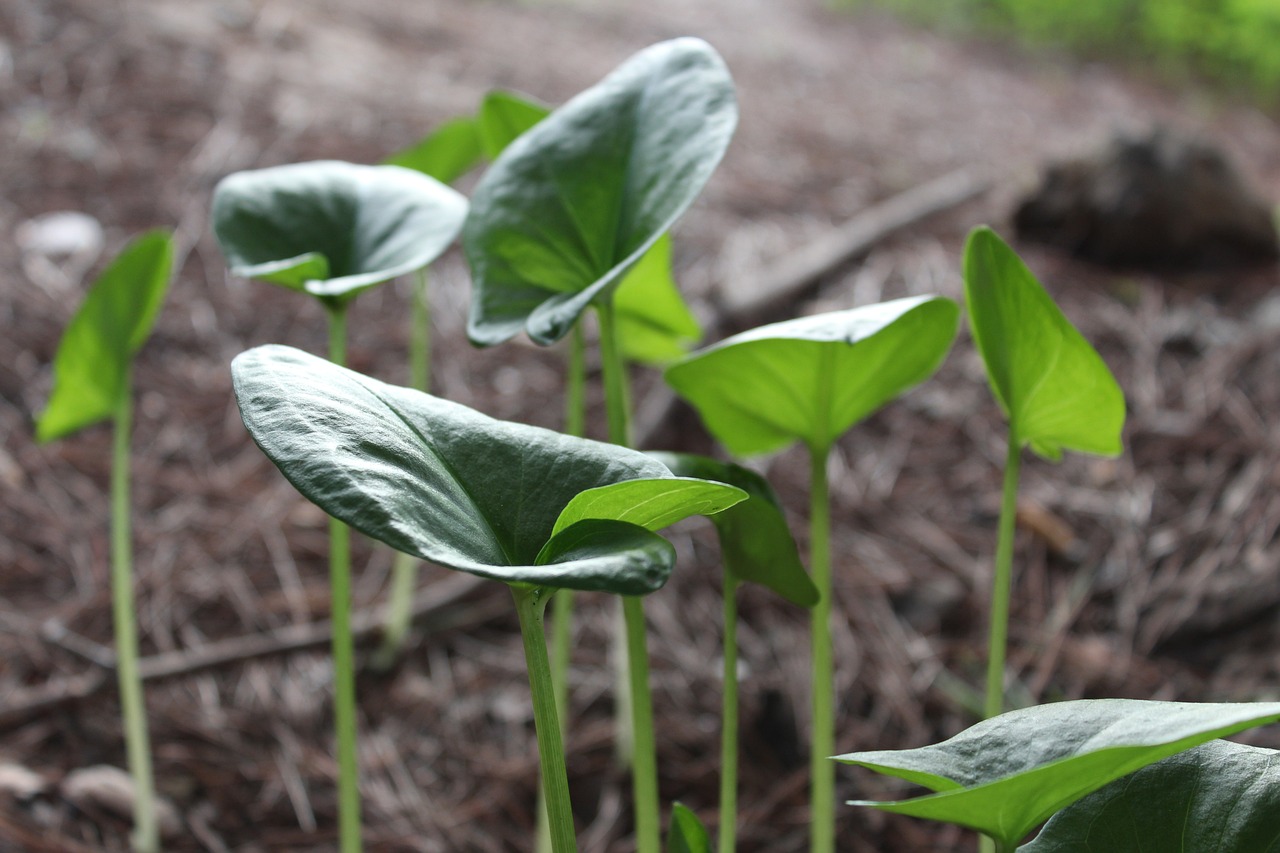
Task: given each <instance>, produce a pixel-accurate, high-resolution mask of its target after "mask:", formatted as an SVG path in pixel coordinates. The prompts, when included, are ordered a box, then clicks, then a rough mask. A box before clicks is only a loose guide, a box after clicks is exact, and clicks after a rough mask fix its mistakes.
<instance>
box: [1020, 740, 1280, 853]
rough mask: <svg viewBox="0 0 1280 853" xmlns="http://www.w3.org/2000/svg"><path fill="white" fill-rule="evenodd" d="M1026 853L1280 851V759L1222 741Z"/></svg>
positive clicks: (1143, 776)
mask: <svg viewBox="0 0 1280 853" xmlns="http://www.w3.org/2000/svg"><path fill="white" fill-rule="evenodd" d="M1018 849H1019V850H1021V851H1023V853H1112V851H1116V850H1206V851H1207V850H1212V851H1214V853H1277V851H1280V752H1276V751H1275V750H1273V749H1261V748H1259V747H1255V746H1245V745H1243V744H1238V743H1231V742H1230V741H1225V740H1214V741H1210V742H1209V743H1206V744H1203V745H1201V746H1198V747H1196V748H1195V749H1189V750H1187V751H1186V752H1183V753H1179V754H1178V755H1174V756H1171V757H1169V758H1166V759H1164V760H1163V761H1160V762H1158V763H1156V764H1152V765H1150V766H1148V767H1144V768H1143V769H1141V770H1139V771H1138V772H1137V773H1134V774H1132V775H1129V776H1126V777H1124V778H1123V779H1119V780H1117V781H1115V782H1112V783H1111V784H1110V785H1108V786H1106V787H1105V788H1103V789H1101V790H1099V791H1094V792H1093V793H1092V794H1090V795H1089V796H1087V797H1085V798H1084V799H1082V800H1080V801H1079V802H1076V803H1074V804H1072V805H1070V806H1068V807H1067V808H1065V809H1063V810H1062V811H1060V812H1058V813H1057V814H1056V815H1054V816H1053V817H1052V818H1050V820H1049V822H1048V823H1047V824H1045V827H1044V829H1042V830H1041V831H1040V834H1039V835H1038V836H1036V840H1035V841H1033V842H1031V843H1030V844H1027V845H1024V846H1023V847H1020V848H1018Z"/></svg>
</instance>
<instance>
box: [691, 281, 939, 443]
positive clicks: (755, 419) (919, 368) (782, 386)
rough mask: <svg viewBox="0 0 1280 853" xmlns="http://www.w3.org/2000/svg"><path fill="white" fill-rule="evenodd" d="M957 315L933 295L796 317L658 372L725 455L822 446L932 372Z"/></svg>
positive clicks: (731, 340) (720, 344) (701, 351)
mask: <svg viewBox="0 0 1280 853" xmlns="http://www.w3.org/2000/svg"><path fill="white" fill-rule="evenodd" d="M958 319H959V307H958V306H957V305H956V304H955V303H954V302H952V301H951V300H950V299H945V298H943V297H938V296H917V297H910V298H907V299H895V300H893V301H891V302H882V303H878V304H875V305H867V306H864V307H861V308H853V309H850V310H848V311H835V312H832V313H828V314H818V315H815V316H812V317H801V318H799V319H796V320H788V321H786V322H782V323H774V324H772V325H768V326H761V327H760V328H757V329H752V330H750V331H747V332H743V333H742V334H740V335H735V336H733V337H731V338H727V339H726V340H723V341H721V342H720V343H718V344H715V345H713V346H710V347H708V348H706V349H703V350H700V351H698V352H696V353H694V354H693V355H691V356H689V357H688V358H686V359H684V360H683V361H680V362H677V363H676V364H674V365H672V366H671V367H669V368H667V372H666V377H667V382H668V384H670V385H671V387H672V388H674V389H675V390H676V392H677V393H678V394H680V396H682V397H684V398H685V399H686V400H688V401H689V402H690V403H692V404H693V405H694V406H695V407H696V408H697V409H698V413H699V414H700V415H701V416H702V420H703V422H704V423H705V424H706V425H707V428H708V429H710V430H711V432H712V434H713V435H715V437H716V438H717V439H719V440H720V441H721V443H723V444H724V445H725V447H727V448H729V450H730V452H732V453H733V454H734V455H735V456H753V455H756V454H760V453H768V452H770V451H773V450H779V449H781V448H783V447H785V446H787V445H788V444H790V443H792V442H794V441H803V442H805V443H807V444H809V445H810V446H811V447H815V448H825V447H829V446H830V444H831V443H832V442H833V441H835V439H837V438H839V437H840V435H841V434H843V433H844V432H845V430H847V429H849V427H851V426H852V425H853V424H855V423H857V422H858V421H859V420H861V419H862V418H864V417H866V416H867V415H869V414H871V413H872V412H874V411H875V410H876V409H877V408H879V407H880V406H882V405H884V404H885V403H886V402H888V401H889V400H891V399H893V398H894V397H896V396H898V395H899V394H901V393H903V392H904V391H906V390H907V389H908V388H910V387H911V386H913V385H916V384H917V383H919V382H922V381H924V380H925V379H926V378H927V377H928V376H929V375H930V374H932V373H933V371H934V370H936V369H937V367H938V365H939V364H940V363H941V362H942V358H943V356H945V355H946V353H947V349H948V348H949V347H950V346H951V341H952V339H953V338H954V337H955V332H956V324H957V322H958Z"/></svg>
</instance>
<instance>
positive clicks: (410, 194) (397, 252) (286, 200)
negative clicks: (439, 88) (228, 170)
mask: <svg viewBox="0 0 1280 853" xmlns="http://www.w3.org/2000/svg"><path fill="white" fill-rule="evenodd" d="M466 215H467V200H466V199H465V198H464V197H463V196H462V195H460V194H459V193H457V192H455V191H454V190H452V189H450V188H449V187H446V186H445V185H444V184H442V183H440V182H439V181H437V180H435V179H433V178H429V177H427V176H426V175H424V174H421V173H419V172H415V171H413V170H411V169H404V168H401V167H399V166H359V165H356V164H354V163H341V162H338V161H334V160H322V161H317V162H313V163H295V164H292V165H288V166H274V167H272V168H269V169H257V170H254V171H249V172H237V173H235V174H234V175H229V176H227V177H226V178H223V179H222V181H221V182H219V184H218V186H217V188H216V189H215V190H214V193H213V230H214V233H215V234H216V235H217V237H218V243H219V244H220V245H221V246H222V251H223V254H225V255H226V257H227V263H228V265H229V266H230V267H231V271H232V272H233V273H234V274H236V275H240V276H245V277H246V278H258V279H262V280H264V281H270V282H274V283H275V284H280V285H283V286H285V287H288V288H291V289H293V290H299V291H303V292H305V293H310V294H311V295H313V296H317V297H320V298H322V299H327V300H340V301H341V300H347V299H350V298H352V297H354V296H355V295H356V294H357V293H359V292H360V291H362V290H366V289H368V288H370V287H373V286H374V285H377V284H381V283H382V282H384V281H389V280H390V279H393V278H395V277H396V276H399V275H404V274H405V273H410V272H413V271H414V270H418V269H421V268H422V267H425V266H426V265H427V264H429V263H431V262H432V261H433V260H435V259H436V258H437V257H438V256H439V255H440V254H441V253H442V252H443V251H444V250H445V249H446V248H448V246H449V244H450V243H452V242H453V239H454V238H455V237H456V236H457V235H458V231H459V230H460V229H461V227H462V221H463V219H464V218H465V217H466Z"/></svg>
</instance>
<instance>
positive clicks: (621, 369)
mask: <svg viewBox="0 0 1280 853" xmlns="http://www.w3.org/2000/svg"><path fill="white" fill-rule="evenodd" d="M596 315H597V316H598V317H599V319H600V359H601V362H602V363H603V367H604V405H605V411H606V412H607V414H608V419H609V441H611V442H612V443H614V444H620V445H622V446H623V447H630V446H631V412H630V409H631V403H630V400H629V397H630V393H629V392H628V390H627V366H626V364H625V362H624V361H623V359H622V351H621V349H620V348H619V347H618V335H617V331H616V328H615V325H614V316H613V302H612V300H610V301H608V302H604V303H602V304H600V305H599V306H597V309H596Z"/></svg>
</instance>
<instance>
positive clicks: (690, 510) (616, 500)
mask: <svg viewBox="0 0 1280 853" xmlns="http://www.w3.org/2000/svg"><path fill="white" fill-rule="evenodd" d="M746 497H747V494H746V492H744V491H743V490H742V489H739V488H736V487H734V486H730V485H725V484H724V483H721V482H711V481H708V480H696V479H687V478H683V479H682V478H676V477H665V478H663V479H659V480H624V481H623V482H621V483H613V484H612V485H608V486H600V487H598V488H595V489H588V490H587V491H585V492H580V493H579V494H578V495H577V496H576V497H574V498H573V500H571V501H569V504H568V505H567V506H566V507H565V508H564V509H563V510H562V511H561V512H560V517H559V518H557V519H556V525H555V532H556V533H559V532H560V531H561V530H564V529H565V528H566V527H568V526H570V525H572V524H576V523H578V522H579V521H582V520H583V519H587V518H611V519H616V520H618V521H626V522H630V523H631V524H636V525H639V526H640V527H643V528H645V529H647V530H661V529H662V528H664V527H669V526H671V525H672V524H675V523H676V522H677V521H682V520H683V519H686V518H688V517H689V516H691V515H706V516H714V515H715V514H716V513H718V512H722V511H724V510H725V509H728V508H729V507H731V506H733V505H734V504H736V503H739V502H740V501H743V500H745V499H746Z"/></svg>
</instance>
